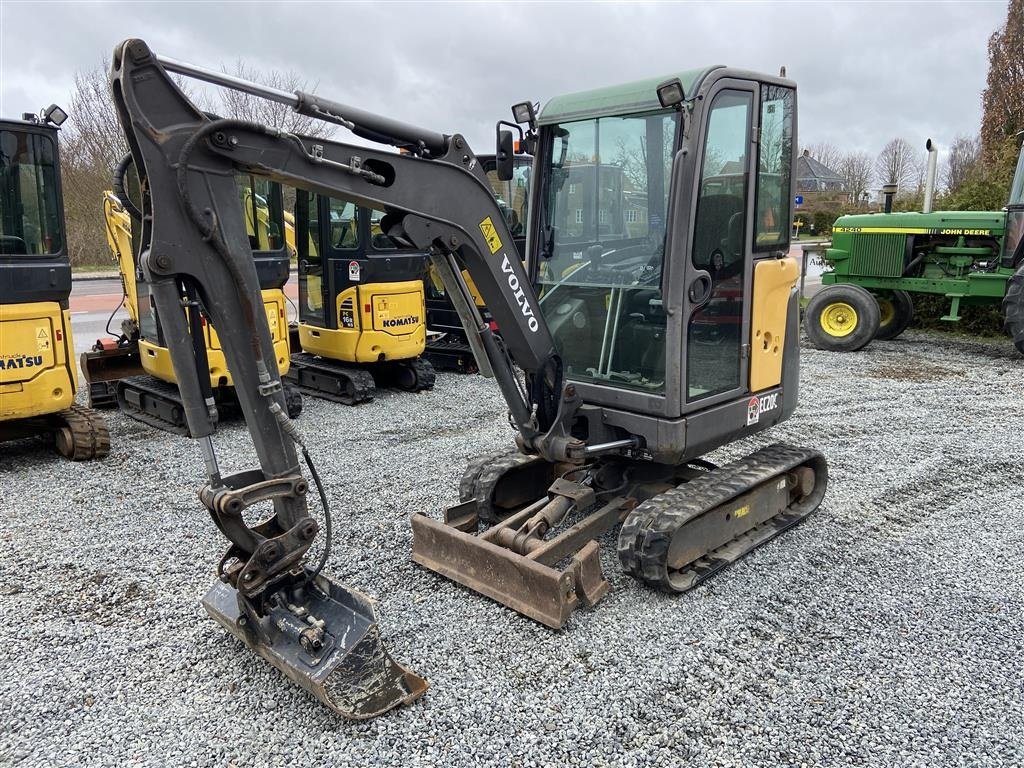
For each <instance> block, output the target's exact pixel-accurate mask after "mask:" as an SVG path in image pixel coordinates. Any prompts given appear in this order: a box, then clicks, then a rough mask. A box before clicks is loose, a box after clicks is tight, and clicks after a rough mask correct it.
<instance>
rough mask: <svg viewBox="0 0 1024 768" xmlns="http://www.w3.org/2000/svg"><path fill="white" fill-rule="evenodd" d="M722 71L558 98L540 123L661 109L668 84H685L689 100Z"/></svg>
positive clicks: (546, 107)
mask: <svg viewBox="0 0 1024 768" xmlns="http://www.w3.org/2000/svg"><path fill="white" fill-rule="evenodd" d="M720 67H721V65H715V66H711V67H704V68H703V69H691V70H688V71H685V72H676V73H673V74H668V75H664V76H662V77H650V78H647V79H645V80H636V81H634V82H631V83H622V84H621V85H611V86H607V87H605V88H595V89H593V90H590V91H578V92H577V93H568V94H565V95H564V96H556V97H554V98H553V99H551V101H549V102H548V103H547V104H545V105H544V109H542V110H541V113H540V115H539V116H538V118H537V122H538V123H539V124H540V125H550V124H552V123H564V122H570V121H573V120H585V119H587V118H590V117H606V116H608V115H622V114H630V113H636V112H647V111H653V110H657V109H661V104H660V103H659V102H658V92H657V88H658V86H659V85H661V84H662V83H664V82H665V81H666V80H671V79H672V78H674V77H678V78H679V82H681V83H682V84H683V92H684V93H685V94H686V97H687V98H690V97H691V96H693V94H694V93H696V90H697V84H698V83H699V82H700V81H701V80H703V79H704V76H705V75H707V74H708V73H709V72H711V71H712V70H714V69H719V68H720Z"/></svg>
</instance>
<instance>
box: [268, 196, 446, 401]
mask: <svg viewBox="0 0 1024 768" xmlns="http://www.w3.org/2000/svg"><path fill="white" fill-rule="evenodd" d="M383 215H384V214H383V211H375V210H371V209H369V208H362V207H359V206H356V205H354V204H353V203H351V202H345V201H344V200H336V199H332V198H329V197H327V196H325V195H314V194H310V193H308V192H305V191H303V190H298V191H297V193H296V201H295V217H294V224H295V247H296V251H297V258H298V279H299V317H298V324H297V325H295V326H293V327H292V328H293V333H292V349H293V350H297V349H301V350H302V351H301V352H297V351H293V353H292V358H291V368H290V370H289V371H288V373H287V374H286V378H287V379H288V380H289V381H292V382H294V383H295V384H297V385H298V386H299V387H300V388H301V389H302V391H303V392H308V393H309V394H312V395H316V396H318V397H323V398H327V399H329V400H334V401H336V402H341V403H344V404H346V405H356V404H358V403H361V402H365V401H367V400H370V399H372V398H373V396H374V392H375V390H376V387H378V386H380V387H385V386H393V387H398V388H399V389H404V390H408V391H420V390H423V389H430V388H431V387H433V386H434V378H435V377H434V369H433V367H432V366H431V364H430V363H429V362H428V361H427V360H425V359H423V358H421V357H420V356H421V355H422V354H423V350H424V348H425V346H426V338H427V334H426V329H427V311H426V304H425V295H424V290H423V288H424V286H423V274H424V271H425V270H426V256H425V254H424V253H423V252H421V251H416V250H415V249H409V248H400V247H399V246H398V244H396V243H395V242H394V241H393V240H391V238H389V237H388V236H387V235H386V234H384V233H383V232H382V231H381V228H380V221H381V218H382V217H383Z"/></svg>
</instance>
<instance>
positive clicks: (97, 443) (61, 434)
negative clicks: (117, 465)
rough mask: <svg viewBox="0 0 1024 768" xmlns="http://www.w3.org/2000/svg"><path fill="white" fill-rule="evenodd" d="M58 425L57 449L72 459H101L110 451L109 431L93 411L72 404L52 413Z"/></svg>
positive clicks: (62, 454)
mask: <svg viewBox="0 0 1024 768" xmlns="http://www.w3.org/2000/svg"><path fill="white" fill-rule="evenodd" d="M51 418H54V419H57V420H59V422H60V425H59V427H58V429H57V430H56V440H57V451H58V452H59V453H60V455H61V456H64V457H65V458H68V459H71V460H72V461H87V460H89V459H102V458H103V457H104V456H107V455H108V454H109V453H110V432H109V431H108V430H107V425H106V422H105V421H104V420H103V417H102V416H100V415H99V414H98V413H96V412H95V411H91V410H89V409H88V408H83V407H82V406H80V405H72V406H71V407H70V408H68V409H67V410H66V411H61V412H60V413H57V414H54V416H53V417H51Z"/></svg>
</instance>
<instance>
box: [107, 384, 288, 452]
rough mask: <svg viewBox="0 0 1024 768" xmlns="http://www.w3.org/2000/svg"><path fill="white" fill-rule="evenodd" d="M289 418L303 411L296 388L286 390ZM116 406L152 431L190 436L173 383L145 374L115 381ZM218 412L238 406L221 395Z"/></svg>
mask: <svg viewBox="0 0 1024 768" xmlns="http://www.w3.org/2000/svg"><path fill="white" fill-rule="evenodd" d="M285 402H286V403H287V406H288V416H289V418H293V419H294V418H296V417H297V416H298V415H299V414H300V413H301V412H302V397H301V395H299V393H298V390H297V389H296V388H295V387H288V386H286V387H285ZM117 404H118V407H119V408H120V409H121V410H122V411H123V412H124V413H125V414H127V415H128V416H130V417H132V418H133V419H135V420H136V421H141V422H142V423H143V424H148V425H149V426H151V427H154V428H155V429H159V430H162V431H164V432H170V433H171V434H174V435H182V436H184V437H191V436H192V435H191V433H190V432H189V428H188V423H187V422H186V420H185V411H184V407H183V404H182V400H181V393H180V392H179V391H178V388H177V387H176V386H174V385H173V384H169V383H168V382H166V381H161V380H160V379H158V378H155V377H153V376H148V375H145V374H144V375H142V376H129V377H127V378H124V379H119V380H118V381H117ZM217 406H218V413H219V414H222V415H223V413H224V411H237V409H238V404H237V403H236V402H235V401H234V400H233V399H232V398H230V396H224V395H223V394H222V399H221V400H220V401H219V402H218V403H217Z"/></svg>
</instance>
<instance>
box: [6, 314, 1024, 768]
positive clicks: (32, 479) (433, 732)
mask: <svg viewBox="0 0 1024 768" xmlns="http://www.w3.org/2000/svg"><path fill="white" fill-rule="evenodd" d="M1021 370H1022V361H1021V359H1020V358H1019V356H1017V355H1016V353H1015V352H1014V351H1013V349H1012V347H1011V345H1010V344H1009V343H1008V342H1003V341H997V342H992V343H983V342H969V341H963V340H959V339H956V338H952V337H948V336H931V335H925V334H920V333H907V334H906V335H905V337H904V338H901V339H900V340H897V341H893V342H883V343H874V344H872V345H871V346H870V347H869V349H867V350H865V351H864V352H862V353H860V354H855V355H840V354H832V353H825V352H819V351H816V350H812V349H805V350H804V356H803V390H802V393H801V407H800V409H799V411H798V412H797V414H796V416H795V417H794V418H793V419H791V420H790V421H789V422H787V423H786V424H784V425H781V426H780V427H778V428H776V429H775V430H774V431H772V432H771V433H769V434H767V435H761V436H760V437H759V438H758V440H756V441H744V442H743V443H742V444H736V445H734V446H731V447H730V448H729V449H728V450H723V451H719V452H717V453H716V454H715V455H713V456H712V457H711V458H713V459H717V460H720V461H722V460H727V459H729V458H732V457H735V456H738V455H741V454H742V453H746V452H748V451H750V450H752V449H754V448H756V447H758V446H759V445H761V444H764V443H766V442H768V441H770V440H773V439H775V440H786V441H790V442H793V443H796V444H802V445H809V446H816V447H818V448H820V449H821V450H822V451H823V452H824V453H825V454H826V456H827V457H828V459H829V462H830V467H831V469H830V471H831V477H832V479H831V484H830V489H829V492H828V495H827V496H826V499H825V502H824V504H823V505H822V507H821V509H820V510H819V511H818V512H817V513H815V514H814V515H813V516H812V517H811V518H809V519H808V520H807V521H806V522H805V523H804V524H802V525H801V526H798V527H797V528H796V529H794V530H793V531H791V532H789V533H787V534H786V535H785V536H783V537H781V538H779V539H777V540H775V541H774V542H772V543H771V544H769V545H767V546H765V547H763V548H761V549H759V550H757V551H756V552H755V553H753V554H752V555H751V556H749V557H747V558H746V559H745V560H743V561H742V562H740V563H738V564H736V565H734V566H733V567H731V568H730V569H728V570H727V571H726V572H724V573H722V574H721V575H720V576H718V577H716V578H715V579H713V580H712V581H711V582H709V583H708V584H707V585H705V586H703V587H701V588H699V589H697V590H695V591H694V592H692V593H689V594H686V595H682V596H666V595H662V594H655V593H652V592H651V591H649V590H647V589H645V588H643V587H641V586H640V585H638V584H637V583H635V582H633V581H632V580H631V579H629V578H628V577H625V576H623V575H622V574H621V573H619V572H618V568H617V563H616V561H615V557H614V552H613V550H612V548H611V547H606V548H605V554H604V559H605V570H606V573H607V574H608V575H609V577H610V579H611V582H612V590H611V592H610V594H609V595H608V596H607V597H606V598H605V600H604V601H603V602H602V603H601V604H599V605H598V607H597V608H596V609H594V610H583V611H579V612H577V614H576V615H575V617H574V618H573V619H572V620H571V622H570V625H569V626H568V628H567V629H566V630H564V631H562V632H552V631H549V630H547V629H545V628H544V627H542V626H540V625H537V624H535V623H533V622H531V621H529V620H526V619H524V618H522V617H520V616H518V615H516V614H515V613H513V612H512V611H510V610H507V609H505V608H502V607H500V606H498V605H497V604H495V603H492V602H490V601H488V600H487V599H485V598H482V597H479V596H476V595H474V594H472V593H470V592H469V591H468V590H465V589H462V588H460V587H457V586H455V585H453V584H451V583H448V582H446V581H445V580H443V579H441V578H440V577H438V576H435V575H434V574H431V573H429V572H425V571H423V570H421V569H420V568H418V567H416V566H414V565H413V564H412V563H411V562H410V560H409V547H410V529H409V524H408V521H407V517H408V515H409V514H410V513H411V512H414V511H418V510H425V511H432V512H435V513H436V512H437V511H438V510H440V508H442V507H443V506H445V505H447V504H450V503H453V502H455V501H456V490H455V489H456V485H457V481H458V478H459V476H460V474H461V472H462V469H463V466H464V464H465V462H466V460H467V459H468V458H469V457H471V456H473V455H475V454H478V453H480V452H483V451H490V450H494V449H496V448H500V447H503V446H505V445H511V433H510V431H509V428H508V426H507V424H506V422H505V417H504V413H503V407H502V404H501V402H500V400H499V397H498V395H497V391H496V389H495V388H494V387H493V386H492V384H491V382H488V381H485V380H483V379H480V378H478V377H459V376H455V375H442V376H440V377H439V379H438V384H437V387H436V389H435V390H434V391H433V392H431V393H424V394H421V395H415V396H413V395H407V394H383V395H382V396H380V397H378V399H377V400H375V401H374V402H373V403H371V404H368V405H366V406H362V407H359V408H345V407H343V406H340V405H336V404H333V403H328V402H324V401H318V400H314V399H311V398H309V399H307V400H306V412H305V414H304V415H303V416H302V418H301V424H302V427H303V430H304V432H305V434H306V435H307V436H308V438H309V440H310V442H311V443H312V445H313V448H314V456H315V457H319V466H320V469H321V472H322V473H323V474H324V475H325V479H326V483H327V486H328V493H329V494H330V496H331V498H332V499H333V500H334V506H335V515H336V519H337V520H338V521H339V523H340V527H341V529H342V530H341V533H340V535H339V537H338V541H337V544H336V546H335V548H334V551H333V554H332V557H331V560H330V563H329V566H328V572H329V573H330V574H331V575H332V576H334V577H336V578H338V579H343V580H347V581H348V582H350V583H351V584H352V585H354V586H357V587H359V588H361V589H363V590H364V591H366V592H368V593H369V594H371V595H373V596H374V597H375V598H376V599H378V600H379V602H380V605H379V609H380V617H381V622H382V626H383V631H384V633H385V636H386V640H387V642H388V645H389V647H390V649H391V651H392V653H393V654H394V655H395V657H396V658H398V659H400V660H402V661H405V662H407V663H408V664H409V666H411V667H412V668H413V669H415V670H417V671H418V672H420V673H422V674H424V675H425V676H426V677H428V678H429V679H430V682H431V688H430V690H429V691H428V692H427V695H426V696H425V697H424V698H423V699H421V700H420V701H418V702H416V703H414V704H413V705H412V706H409V707H406V708H403V709H402V710H400V711H396V712H393V713H391V714H388V715H386V716H384V717H380V718H377V719H375V720H372V721H369V722H363V723H348V722H343V721H339V720H337V719H335V718H334V717H333V716H331V715H330V714H328V713H327V712H326V711H325V710H324V709H323V708H321V707H320V706H319V705H317V704H316V703H315V702H314V701H313V700H312V699H311V698H310V697H308V696H307V695H306V694H305V693H304V692H302V691H301V690H300V689H298V688H297V687H296V686H294V685H292V684H290V683H289V682H287V681H286V680H285V679H284V678H283V677H282V676H281V675H280V674H279V673H277V672H276V671H275V670H273V669H272V668H271V667H269V666H268V665H267V664H265V663H264V662H262V661H261V660H259V659H257V658H256V657H254V656H250V655H249V654H247V653H246V652H245V651H244V650H243V649H242V648H241V646H240V645H239V644H238V643H237V642H236V641H234V640H233V639H232V638H230V637H229V636H228V635H226V634H225V633H224V632H223V631H221V630H220V629H219V628H218V627H216V626H215V625H214V624H213V622H212V621H210V620H209V619H208V618H206V616H205V614H204V612H203V610H202V608H201V607H200V605H199V599H200V597H201V596H202V594H203V593H204V592H205V590H206V589H207V587H208V586H209V585H210V583H211V581H212V574H213V569H214V565H215V562H216V560H217V558H218V557H219V556H220V551H221V547H222V541H221V539H220V538H219V534H217V533H216V532H215V529H214V527H213V526H212V524H211V523H210V521H209V519H208V517H207V515H206V514H205V513H204V512H203V511H202V509H201V507H200V506H199V503H198V502H197V501H196V499H195V495H194V494H195V488H196V486H197V485H198V483H199V481H200V478H201V474H202V462H201V460H200V456H199V452H198V449H197V448H196V447H195V446H194V445H193V444H192V443H191V442H189V441H186V440H184V439H181V438H177V437H172V436H168V435H164V434H161V433H157V432H155V431H153V430H150V429H148V428H146V427H143V426H141V425H139V424H137V423H135V422H133V421H130V420H128V419H126V418H123V417H121V416H119V415H112V416H110V424H111V433H112V437H113V445H114V447H113V452H112V454H111V456H110V457H109V458H108V459H107V460H105V461H103V462H102V463H94V464H71V463H68V462H65V461H63V460H61V459H59V458H57V457H55V456H51V454H49V453H48V452H46V451H45V450H44V449H42V448H38V447H36V446H35V445H33V444H31V443H28V444H26V443H25V442H22V443H14V444H9V445H7V446H0V482H2V487H3V489H4V491H3V494H2V496H0V509H2V512H3V514H2V519H3V521H4V527H3V532H2V533H0V541H2V542H3V546H2V547H0V612H2V615H3V616H4V622H3V626H2V629H0V662H2V667H3V669H4V670H5V674H4V675H3V676H2V678H0V764H5V765H6V764H12V763H14V764H19V765H25V766H27V765H118V766H121V765H195V766H207V765H217V766H227V765H231V766H238V767H239V768H242V767H245V768H248V767H249V766H285V765H305V764H322V765H336V766H345V765H403V766H432V765H446V766H476V765H502V766H507V765H523V766H546V765H587V766H604V765H624V766H633V765H659V766H674V765H683V764H694V765H707V766H733V765H735V766H759V765H764V766H777V765H808V766H813V765H823V766H837V765H885V766H892V765H921V766H936V765H965V766H983V765H1000V766H1008V765H1021V764H1024V707H1022V706H1021V705H1022V702H1024V682H1022V681H1024V661H1022V658H1024V657H1022V654H1021V651H1020V640H1021V638H1022V637H1024V610H1022V609H1024V579H1022V577H1021V572H1020V562H1021V556H1020V553H1021V551H1022V549H1024V491H1022V487H1021V481H1020V478H1021V476H1022V470H1024V457H1022V448H1021V438H1020V435H1021V427H1020V423H1021V422H1020V414H1021V412H1022V408H1024V385H1022V381H1021ZM247 442H248V440H247V434H246V432H245V430H244V428H243V427H242V426H241V425H238V424H236V425H231V426H227V427H225V428H223V429H222V430H221V431H220V433H219V435H218V437H217V445H218V451H219V454H220V456H221V458H222V462H223V464H225V465H229V466H230V467H233V468H236V469H237V468H242V467H244V466H247V465H248V462H249V461H250V460H251V458H250V457H251V452H250V449H249V447H248V445H247ZM140 478H141V479H140ZM606 543H608V542H606Z"/></svg>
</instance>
